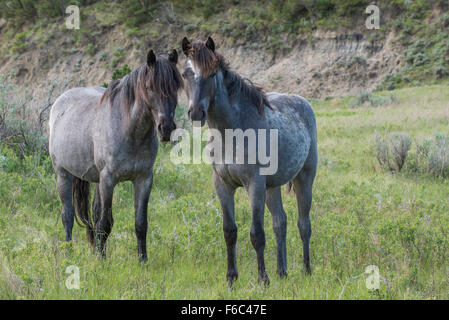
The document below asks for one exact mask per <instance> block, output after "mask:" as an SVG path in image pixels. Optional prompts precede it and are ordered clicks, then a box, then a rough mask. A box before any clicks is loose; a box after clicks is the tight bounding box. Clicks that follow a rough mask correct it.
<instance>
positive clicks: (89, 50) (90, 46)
mask: <svg viewBox="0 0 449 320" xmlns="http://www.w3.org/2000/svg"><path fill="white" fill-rule="evenodd" d="M85 52H86V54H88V55H90V56H93V55H94V54H95V47H94V45H93V44H92V43H89V44H88V45H87V48H86V50H85Z"/></svg>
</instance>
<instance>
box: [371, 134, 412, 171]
mask: <svg viewBox="0 0 449 320" xmlns="http://www.w3.org/2000/svg"><path fill="white" fill-rule="evenodd" d="M374 144H375V149H376V157H377V161H378V162H379V164H380V166H381V167H382V168H387V169H389V170H390V171H391V172H398V171H401V169H402V167H403V166H404V164H405V161H406V160H407V155H408V151H409V150H410V146H411V139H410V137H409V136H408V135H407V134H405V133H400V132H397V133H391V134H390V135H389V137H388V138H384V137H382V136H380V135H379V134H378V133H376V136H375V139H374Z"/></svg>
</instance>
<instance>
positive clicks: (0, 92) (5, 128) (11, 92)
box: [0, 75, 47, 157]
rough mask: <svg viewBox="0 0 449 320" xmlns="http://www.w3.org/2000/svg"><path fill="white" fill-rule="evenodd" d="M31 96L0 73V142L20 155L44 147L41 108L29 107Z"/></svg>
mask: <svg viewBox="0 0 449 320" xmlns="http://www.w3.org/2000/svg"><path fill="white" fill-rule="evenodd" d="M32 100H33V97H32V96H31V95H29V94H27V92H26V91H25V92H23V91H22V89H20V88H18V87H17V86H15V85H13V84H11V81H10V79H6V78H5V77H4V76H1V75H0V142H1V143H2V144H6V145H8V146H10V147H11V148H13V149H14V150H15V151H16V152H17V153H18V154H20V156H21V157H25V156H26V155H30V154H35V153H36V152H38V153H42V152H43V153H45V152H46V151H47V139H46V137H45V135H44V132H45V129H44V127H43V120H44V119H43V117H42V115H43V113H42V112H43V110H36V109H34V108H32V107H31V106H30V105H31V101H32Z"/></svg>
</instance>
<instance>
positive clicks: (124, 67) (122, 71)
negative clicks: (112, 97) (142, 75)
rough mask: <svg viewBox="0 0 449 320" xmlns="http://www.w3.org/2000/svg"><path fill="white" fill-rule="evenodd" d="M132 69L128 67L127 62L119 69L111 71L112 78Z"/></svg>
mask: <svg viewBox="0 0 449 320" xmlns="http://www.w3.org/2000/svg"><path fill="white" fill-rule="evenodd" d="M131 71H132V70H131V69H130V68H129V67H128V65H127V64H125V65H123V67H121V68H119V69H115V70H114V72H113V73H112V80H118V79H121V78H123V77H124V76H126V75H127V74H128V73H130V72H131Z"/></svg>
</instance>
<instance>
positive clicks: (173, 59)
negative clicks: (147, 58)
mask: <svg viewBox="0 0 449 320" xmlns="http://www.w3.org/2000/svg"><path fill="white" fill-rule="evenodd" d="M168 60H170V61H171V62H173V63H174V64H177V63H178V51H176V49H173V51H172V52H171V53H170V54H169V55H168Z"/></svg>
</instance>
